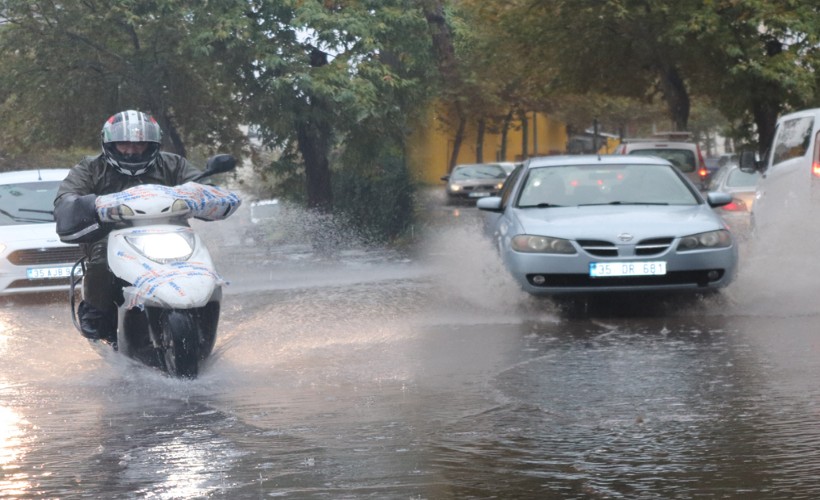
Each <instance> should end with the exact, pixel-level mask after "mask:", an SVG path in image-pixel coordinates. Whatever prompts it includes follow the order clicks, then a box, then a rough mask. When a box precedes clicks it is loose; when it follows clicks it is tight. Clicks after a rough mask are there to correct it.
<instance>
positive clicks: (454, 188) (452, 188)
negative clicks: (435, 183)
mask: <svg viewBox="0 0 820 500" xmlns="http://www.w3.org/2000/svg"><path fill="white" fill-rule="evenodd" d="M450 191H452V192H454V193H455V192H456V191H461V186H459V185H457V184H453V185H452V186H450Z"/></svg>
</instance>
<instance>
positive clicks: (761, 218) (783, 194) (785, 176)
mask: <svg viewBox="0 0 820 500" xmlns="http://www.w3.org/2000/svg"><path fill="white" fill-rule="evenodd" d="M740 169H741V170H743V171H745V172H761V174H762V175H761V178H760V180H759V181H758V183H757V199H756V200H755V202H754V206H753V207H752V223H753V226H754V229H755V231H756V232H761V231H768V230H771V229H775V230H777V229H780V228H782V227H784V224H783V222H784V216H785V215H787V214H802V215H803V219H804V220H813V217H814V215H813V214H810V212H809V211H811V210H817V209H818V208H820V108H815V109H806V110H803V111H798V112H795V113H790V114H787V115H784V116H781V117H780V118H779V119H778V120H777V124H776V126H775V132H774V140H773V141H772V144H771V146H770V147H769V148H768V152H767V154H766V155H765V157H764V158H763V160H762V161H757V160H756V154H755V153H754V152H753V151H743V152H741V154H740ZM803 230H806V231H809V230H808V229H806V228H805V227H804V228H803Z"/></svg>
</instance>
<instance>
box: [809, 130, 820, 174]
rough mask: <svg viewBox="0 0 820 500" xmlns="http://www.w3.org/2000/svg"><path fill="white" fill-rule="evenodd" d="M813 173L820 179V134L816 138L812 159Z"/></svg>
mask: <svg viewBox="0 0 820 500" xmlns="http://www.w3.org/2000/svg"><path fill="white" fill-rule="evenodd" d="M811 173H812V175H814V176H815V177H820V132H817V135H815V136H814V156H813V157H812V159H811Z"/></svg>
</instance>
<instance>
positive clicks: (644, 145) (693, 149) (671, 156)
mask: <svg viewBox="0 0 820 500" xmlns="http://www.w3.org/2000/svg"><path fill="white" fill-rule="evenodd" d="M687 137H689V133H688V132H680V133H675V132H671V133H665V134H658V135H657V136H654V137H649V138H645V139H623V140H622V141H621V144H620V145H618V147H617V148H615V154H622V155H642V156H649V155H651V156H658V157H661V158H663V159H664V160H667V161H669V162H670V163H672V165H674V166H675V167H677V168H678V170H680V171H681V172H683V173H684V175H686V177H688V178H689V180H690V181H692V182H693V183H694V184H695V185H696V186H698V188H699V189H706V186H707V183H708V181H709V174H710V172H709V169H708V168H706V162H705V161H704V160H703V154H702V153H701V151H700V147H699V146H698V145H697V143H694V142H690V141H688V140H681V139H682V138H687Z"/></svg>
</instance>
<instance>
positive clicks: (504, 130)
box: [499, 111, 513, 161]
mask: <svg viewBox="0 0 820 500" xmlns="http://www.w3.org/2000/svg"><path fill="white" fill-rule="evenodd" d="M512 117H513V113H512V111H510V112H509V113H507V116H505V117H504V124H503V125H502V126H501V158H499V159H500V160H501V161H506V160H507V133H508V132H509V131H510V123H511V122H512Z"/></svg>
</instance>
